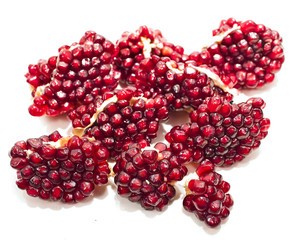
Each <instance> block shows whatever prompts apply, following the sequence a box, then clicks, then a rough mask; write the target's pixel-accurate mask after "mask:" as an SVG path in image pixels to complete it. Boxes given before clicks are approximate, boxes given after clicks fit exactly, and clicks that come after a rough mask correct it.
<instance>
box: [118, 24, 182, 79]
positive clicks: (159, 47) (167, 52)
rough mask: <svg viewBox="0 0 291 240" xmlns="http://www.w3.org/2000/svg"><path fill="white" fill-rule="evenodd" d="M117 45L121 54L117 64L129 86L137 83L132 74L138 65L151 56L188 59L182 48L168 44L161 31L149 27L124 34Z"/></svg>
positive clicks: (175, 59) (179, 59)
mask: <svg viewBox="0 0 291 240" xmlns="http://www.w3.org/2000/svg"><path fill="white" fill-rule="evenodd" d="M116 44H117V47H118V48H119V52H118V55H117V56H116V59H115V64H116V65H117V66H118V67H119V69H120V71H121V72H122V73H123V79H124V80H125V81H126V82H127V83H129V84H134V83H135V78H134V77H132V76H131V72H132V71H133V70H134V69H135V68H136V66H137V64H139V63H140V62H141V61H142V60H144V59H145V58H148V57H151V55H157V56H161V57H162V56H165V57H169V58H170V59H172V60H174V61H177V62H180V61H185V60H187V58H188V57H187V55H185V54H184V49H183V48H182V47H181V46H175V45H174V44H172V43H169V42H167V41H166V40H165V38H164V37H163V36H162V33H161V32H160V31H159V30H153V29H151V28H148V27H147V26H141V27H140V28H139V29H138V30H136V31H135V32H132V33H130V32H124V33H123V34H122V37H121V39H119V40H118V41H117V43H116ZM149 64H151V63H149Z"/></svg>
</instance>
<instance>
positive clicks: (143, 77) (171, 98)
mask: <svg viewBox="0 0 291 240" xmlns="http://www.w3.org/2000/svg"><path fill="white" fill-rule="evenodd" d="M130 78H131V79H134V82H135V87H136V88H138V89H142V90H143V91H144V92H155V93H159V94H163V95H164V96H165V97H166V99H167V101H168V103H169V106H170V108H171V109H173V110H181V109H184V108H187V107H190V106H191V107H194V108H196V107H198V106H199V105H200V104H201V103H202V101H203V99H205V98H206V97H210V96H216V95H219V96H220V95H221V96H225V98H226V99H228V101H230V100H231V99H232V97H233V96H232V94H231V93H225V92H224V90H223V89H221V88H220V87H218V86H216V82H215V80H213V79H212V78H211V77H209V76H208V75H207V74H206V73H204V72H203V71H202V70H201V68H197V64H196V62H195V61H186V62H185V63H182V62H180V63H177V62H176V61H174V60H171V59H170V58H169V57H159V56H157V55H152V56H151V57H150V58H144V59H143V60H142V61H140V63H137V64H136V67H135V68H134V69H133V70H132V73H131V75H130Z"/></svg>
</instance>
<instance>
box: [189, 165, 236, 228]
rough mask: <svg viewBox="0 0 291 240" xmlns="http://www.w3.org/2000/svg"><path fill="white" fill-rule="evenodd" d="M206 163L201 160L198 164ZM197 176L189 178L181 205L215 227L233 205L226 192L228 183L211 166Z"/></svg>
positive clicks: (227, 214)
mask: <svg viewBox="0 0 291 240" xmlns="http://www.w3.org/2000/svg"><path fill="white" fill-rule="evenodd" d="M205 161H208V160H205ZM206 164H207V162H206V163H205V162H202V163H201V164H200V166H201V165H204V166H205V165H206ZM204 166H202V167H203V168H204ZM198 176H199V179H191V180H190V181H189V182H188V184H187V186H186V193H187V194H186V196H185V198H184V200H183V207H184V209H185V210H187V211H189V212H193V213H195V215H196V216H197V217H198V218H199V219H200V220H201V221H205V223H206V224H207V225H208V226H210V227H216V226H218V225H219V224H220V223H221V220H223V219H225V218H227V217H228V216H229V208H230V207H232V205H233V200H232V197H231V195H230V194H228V191H229V189H230V185H229V183H228V182H226V181H223V180H222V176H221V175H220V174H218V173H216V172H215V171H214V169H213V168H212V169H210V168H208V170H207V169H206V168H205V170H204V172H203V174H202V175H198Z"/></svg>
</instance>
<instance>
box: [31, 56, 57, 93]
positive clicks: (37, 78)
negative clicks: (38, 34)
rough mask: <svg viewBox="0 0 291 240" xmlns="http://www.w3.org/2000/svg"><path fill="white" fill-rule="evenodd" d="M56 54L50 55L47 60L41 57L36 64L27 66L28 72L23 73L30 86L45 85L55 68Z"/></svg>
mask: <svg viewBox="0 0 291 240" xmlns="http://www.w3.org/2000/svg"><path fill="white" fill-rule="evenodd" d="M56 64H57V56H53V57H50V58H49V59H48V60H44V59H41V60H39V61H38V63H37V64H30V65H29V66H28V73H27V74H25V77H26V81H27V82H28V83H29V84H30V85H31V87H32V88H37V87H39V86H42V85H46V84H48V83H49V82H50V81H51V75H52V73H53V71H54V70H55V69H56Z"/></svg>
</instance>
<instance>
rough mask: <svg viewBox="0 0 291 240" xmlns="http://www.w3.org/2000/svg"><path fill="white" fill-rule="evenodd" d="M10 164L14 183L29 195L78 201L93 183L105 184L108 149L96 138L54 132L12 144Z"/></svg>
mask: <svg viewBox="0 0 291 240" xmlns="http://www.w3.org/2000/svg"><path fill="white" fill-rule="evenodd" d="M10 157H11V161H10V165H11V167H12V168H14V169H16V170H17V176H18V179H17V181H16V184H17V186H18V187H19V188H20V189H23V190H26V192H27V194H28V195H29V196H32V197H39V198H41V199H51V200H54V201H58V200H61V201H63V202H79V201H81V200H83V199H84V198H86V197H88V196H90V195H91V193H92V192H93V190H94V189H95V186H99V185H103V184H106V183H107V181H108V176H109V174H110V169H109V166H108V163H107V161H106V160H107V159H108V157H109V152H108V150H107V149H105V148H104V147H103V146H102V144H101V143H100V141H96V140H89V139H87V138H79V137H78V136H72V137H67V138H62V136H61V135H60V134H59V133H58V132H54V133H52V134H50V135H49V136H42V137H40V138H30V139H28V140H27V141H19V142H17V143H15V145H14V146H13V147H12V149H11V151H10Z"/></svg>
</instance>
